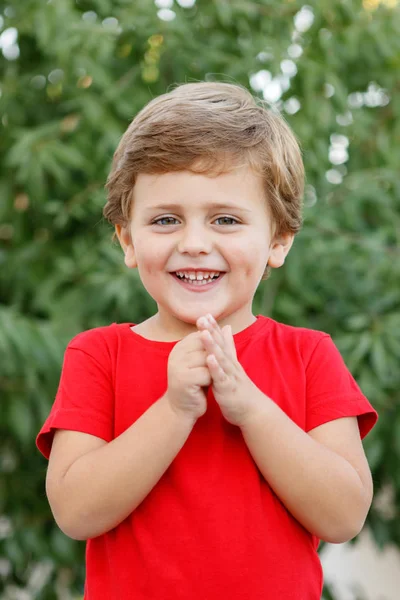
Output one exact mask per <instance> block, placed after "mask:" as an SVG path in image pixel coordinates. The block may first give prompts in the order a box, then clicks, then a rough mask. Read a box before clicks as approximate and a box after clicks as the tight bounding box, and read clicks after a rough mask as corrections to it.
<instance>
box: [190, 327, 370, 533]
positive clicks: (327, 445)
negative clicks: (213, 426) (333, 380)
mask: <svg viewBox="0 0 400 600" xmlns="http://www.w3.org/2000/svg"><path fill="white" fill-rule="evenodd" d="M197 326H198V327H199V328H200V329H201V330H202V334H201V335H202V341H203V344H204V347H205V349H206V351H207V353H208V356H207V363H208V366H209V368H210V372H211V376H212V380H213V391H214V396H215V399H216V401H217V402H218V404H219V406H220V408H221V411H222V413H223V415H224V416H225V418H226V419H227V420H228V421H229V422H230V423H232V424H233V425H237V426H239V427H240V428H241V430H242V434H243V437H244V440H245V442H246V444H247V446H248V448H249V450H250V453H251V455H252V456H253V458H254V460H255V462H256V464H257V466H258V467H259V469H260V471H261V473H262V474H263V476H264V478H265V479H266V481H267V482H268V483H269V485H270V486H271V488H272V489H273V490H274V492H275V493H276V494H277V496H278V497H279V498H280V500H281V501H282V502H283V503H284V505H285V506H286V508H287V509H288V510H289V511H290V512H291V513H292V514H293V516H294V517H295V518H296V519H297V520H298V521H299V522H300V523H301V524H302V525H303V526H304V527H305V528H306V529H308V531H310V532H311V533H313V534H314V535H316V536H317V537H319V538H321V539H323V540H325V541H329V542H336V543H339V542H344V541H346V540H348V539H350V538H352V537H354V536H355V535H357V533H359V531H360V529H361V528H362V526H363V523H364V521H365V518H366V515H367V512H368V510H369V507H370V505H371V501H372V478H371V474H370V471H369V467H368V463H367V460H366V458H365V455H364V450H363V447H362V444H361V439H360V433H359V430H358V424H357V419H356V418H355V417H344V418H338V419H336V420H332V421H330V422H328V423H325V424H323V425H320V426H318V427H315V428H314V429H312V430H311V431H310V432H309V433H308V434H307V433H306V432H305V431H303V430H302V429H301V428H300V427H298V426H297V425H296V424H295V423H294V422H293V421H292V420H291V419H290V418H289V417H288V416H287V415H286V413H284V411H282V410H281V408H279V406H278V405H277V404H275V402H273V401H272V400H271V399H270V398H268V397H267V396H266V395H265V394H263V393H262V392H261V390H259V389H258V388H257V386H256V385H255V384H254V383H253V382H252V381H251V380H250V379H249V377H248V376H247V374H246V373H245V371H244V369H243V367H242V366H241V364H240V363H239V362H238V360H237V356H236V350H235V344H234V340H233V336H232V331H231V330H230V328H229V326H227V327H224V328H223V329H222V330H221V329H220V328H219V326H218V324H217V323H216V321H215V319H213V318H212V317H206V318H202V319H199V320H198V322H197ZM333 372H334V374H335V373H338V371H337V370H336V371H333ZM339 373H343V371H342V370H341V369H339ZM323 375H324V374H323ZM345 378H346V379H347V378H348V375H347V373H345ZM345 389H346V388H345Z"/></svg>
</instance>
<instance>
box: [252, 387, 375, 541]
mask: <svg viewBox="0 0 400 600" xmlns="http://www.w3.org/2000/svg"><path fill="white" fill-rule="evenodd" d="M255 396H256V397H255V398H254V400H255V407H256V408H255V410H254V411H253V413H252V414H251V415H250V416H249V418H248V419H247V420H246V422H245V423H244V425H243V426H242V428H241V429H242V433H243V437H244V440H245V442H246V444H247V446H248V448H249V450H250V453H251V454H252V456H253V458H254V460H255V462H256V464H257V466H258V467H259V469H260V471H261V473H262V474H263V476H264V478H265V479H266V481H267V482H268V484H269V485H270V486H271V488H272V489H273V490H274V492H275V493H276V494H277V496H278V497H279V498H280V500H281V501H282V502H283V504H284V505H285V506H286V508H287V509H288V510H289V511H290V512H291V514H292V515H293V516H294V517H295V518H296V519H297V520H298V521H299V522H300V523H301V524H302V525H303V526H304V527H305V528H306V529H307V530H308V531H310V532H311V533H313V534H314V535H316V536H317V537H319V538H321V539H323V540H325V541H330V542H336V543H338V542H343V541H346V540H347V539H350V538H351V537H354V536H355V535H356V534H357V533H358V531H359V530H360V529H361V527H362V525H363V522H364V520H365V516H366V514H367V511H368V508H369V498H368V492H367V491H366V489H365V487H364V485H363V483H362V481H361V479H360V476H359V475H358V473H357V471H356V470H355V469H354V468H353V466H352V465H351V464H350V463H349V462H348V461H347V460H345V458H343V457H342V456H340V455H338V454H336V453H335V452H333V451H331V450H330V449H329V448H327V447H325V446H323V445H322V444H320V443H318V442H316V441H315V440H313V439H312V438H311V437H310V436H309V435H308V434H307V433H306V432H304V431H303V430H302V429H301V428H300V427H298V426H297V425H296V424H295V423H294V422H293V421H292V420H291V419H290V418H289V417H288V416H287V415H286V414H285V413H284V412H283V411H282V410H281V409H280V408H279V406H277V405H276V404H275V403H274V402H273V401H272V400H270V399H269V398H267V397H266V396H265V395H264V394H262V392H260V391H259V390H258V391H256V392H255Z"/></svg>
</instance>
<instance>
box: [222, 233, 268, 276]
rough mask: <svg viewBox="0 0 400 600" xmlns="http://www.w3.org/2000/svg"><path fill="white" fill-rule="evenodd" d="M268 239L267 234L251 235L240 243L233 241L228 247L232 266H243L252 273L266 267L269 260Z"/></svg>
mask: <svg viewBox="0 0 400 600" xmlns="http://www.w3.org/2000/svg"><path fill="white" fill-rule="evenodd" d="M268 251H269V247H268V240H267V239H265V236H262V237H261V236H257V235H255V236H250V237H248V238H246V240H242V241H241V242H240V243H239V242H238V241H237V242H236V243H233V244H232V246H231V247H230V248H229V249H228V255H227V258H228V260H229V262H230V263H231V265H232V267H236V268H242V269H244V270H245V271H246V273H250V272H252V271H254V270H258V268H261V269H264V268H265V265H266V264H267V260H268Z"/></svg>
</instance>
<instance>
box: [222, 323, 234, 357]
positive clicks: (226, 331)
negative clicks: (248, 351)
mask: <svg viewBox="0 0 400 600" xmlns="http://www.w3.org/2000/svg"><path fill="white" fill-rule="evenodd" d="M221 333H222V336H223V338H224V342H225V347H226V350H227V352H228V353H229V355H230V356H231V357H232V358H233V359H234V360H236V359H237V354H236V346H235V340H234V337H233V333H232V327H231V326H230V325H226V326H225V327H223V328H222V332H221Z"/></svg>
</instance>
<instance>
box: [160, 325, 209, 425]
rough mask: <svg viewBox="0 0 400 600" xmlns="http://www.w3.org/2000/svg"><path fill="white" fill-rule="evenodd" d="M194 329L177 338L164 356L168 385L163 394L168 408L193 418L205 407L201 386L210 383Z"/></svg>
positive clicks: (205, 356)
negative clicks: (166, 399)
mask: <svg viewBox="0 0 400 600" xmlns="http://www.w3.org/2000/svg"><path fill="white" fill-rule="evenodd" d="M200 335H201V332H199V331H196V332H194V333H191V334H189V335H187V336H186V337H184V338H183V339H182V340H180V341H179V342H178V343H177V344H176V345H175V346H174V348H173V349H172V351H171V354H170V355H169V358H168V389H167V392H166V396H167V398H168V400H169V402H170V404H171V406H172V408H173V409H174V410H175V411H177V412H179V413H182V414H183V415H185V416H189V417H191V418H194V419H198V418H199V417H201V416H202V415H204V413H205V412H206V410H207V399H206V395H205V391H204V389H203V388H204V387H206V386H209V385H211V375H210V371H209V369H208V366H207V363H206V358H207V353H206V351H205V349H204V344H203V342H202V341H201V338H200Z"/></svg>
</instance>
